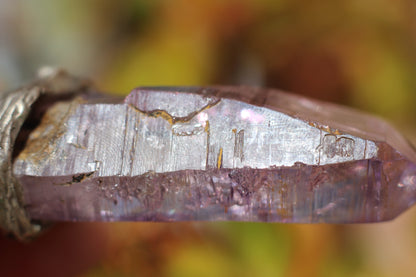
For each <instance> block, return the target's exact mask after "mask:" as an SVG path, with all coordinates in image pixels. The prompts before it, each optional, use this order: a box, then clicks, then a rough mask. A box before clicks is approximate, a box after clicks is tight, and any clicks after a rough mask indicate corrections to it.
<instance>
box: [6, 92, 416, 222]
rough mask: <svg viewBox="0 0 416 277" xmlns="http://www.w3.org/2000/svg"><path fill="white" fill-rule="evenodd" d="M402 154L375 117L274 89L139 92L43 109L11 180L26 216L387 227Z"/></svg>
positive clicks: (407, 189)
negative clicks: (377, 224)
mask: <svg viewBox="0 0 416 277" xmlns="http://www.w3.org/2000/svg"><path fill="white" fill-rule="evenodd" d="M414 153H415V152H414V150H413V148H412V147H411V146H410V145H409V144H408V143H407V141H406V140H404V139H403V138H402V137H401V136H400V135H399V134H398V133H397V132H396V131H395V130H394V129H393V128H391V127H390V126H389V125H388V124H386V123H385V122H384V121H381V120H379V119H378V118H375V117H372V116H370V115H367V114H364V113H361V112H358V111H355V110H352V109H349V108H345V107H340V106H337V105H334V104H328V103H322V102H318V101H312V100H309V99H306V98H302V97H298V96H294V95H290V94H286V93H282V92H279V91H276V90H265V89H256V88H239V87H210V88H139V89H136V90H134V91H132V92H131V94H130V95H129V96H127V97H126V99H125V100H124V102H119V103H118V102H114V101H113V102H110V103H109V101H104V100H103V101H100V100H99V99H94V100H93V101H86V100H78V101H74V102H71V103H61V104H58V105H56V106H54V107H53V108H51V109H50V110H49V111H48V113H47V114H46V115H45V116H44V118H43V120H42V123H41V124H40V126H39V127H38V128H37V129H36V130H35V131H34V132H33V133H32V134H31V136H30V137H29V139H28V141H27V144H26V147H25V149H24V150H23V151H22V152H21V153H20V155H19V156H18V157H17V159H16V161H15V164H14V174H15V175H16V176H17V178H18V179H19V181H20V182H21V184H22V186H23V188H24V196H25V201H26V203H27V211H28V213H29V215H30V216H31V217H32V218H33V219H50V220H104V221H112V220H149V221H176V220H236V221H273V222H301V223H314V222H328V223H353V222H375V221H383V220H389V219H392V218H394V217H395V216H397V215H398V214H399V213H401V212H402V211H404V210H405V209H407V208H408V207H409V206H411V205H412V204H413V203H414V199H415V196H416V193H415V190H416V177H415V176H416V166H415V164H414V163H413V162H414V161H415V160H416V159H415V154H414Z"/></svg>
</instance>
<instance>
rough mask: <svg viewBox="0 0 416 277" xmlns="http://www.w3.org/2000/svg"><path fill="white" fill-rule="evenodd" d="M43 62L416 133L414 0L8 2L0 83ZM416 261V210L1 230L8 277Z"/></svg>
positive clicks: (388, 266)
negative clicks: (307, 221) (10, 233)
mask: <svg viewBox="0 0 416 277" xmlns="http://www.w3.org/2000/svg"><path fill="white" fill-rule="evenodd" d="M44 65H51V66H60V67H63V68H66V69H68V70H69V71H70V72H73V73H75V74H78V75H83V76H88V77H90V78H91V79H93V80H94V82H95V84H96V86H97V87H98V88H100V89H101V90H104V91H108V92H111V93H117V94H127V93H128V92H129V90H131V89H132V88H134V87H136V86H139V85H208V84H247V85H257V86H267V87H275V88H280V89H284V90H288V91H292V92H295V93H298V94H302V95H307V96H310V97H314V98H318V99H322V100H327V101H332V102H336V103H342V104H346V105H350V106H354V107H357V108H360V109H362V110H366V111H369V112H372V113H375V114H378V115H380V116H382V117H384V118H386V119H388V120H390V121H391V122H393V123H394V124H395V125H396V126H398V128H399V129H400V130H401V131H402V132H404V133H405V134H407V135H408V137H409V138H410V139H412V138H414V137H416V136H415V133H414V131H413V130H414V129H416V128H415V123H414V122H415V120H416V109H415V108H414V103H415V102H416V101H415V100H416V2H415V1H413V0H396V1H392V0H344V1H341V0H319V1H318V0H227V1H225V0H224V1H220V0H209V1H208V0H193V1H185V0H175V1H174V0H152V1H145V0H143V1H103V0H88V1H74V0H60V1H54V0H37V1H30V0H28V1H23V0H14V1H13V0H0V90H7V89H11V88H13V87H17V86H19V85H21V84H22V83H24V82H25V81H27V80H30V79H31V78H33V77H34V76H35V75H36V71H37V69H38V68H39V67H41V66H44ZM415 258H416V210H415V209H411V210H410V211H408V212H406V213H405V214H403V215H402V216H400V217H399V218H398V219H396V220H394V221H392V222H388V223H381V224H371V225H349V226H342V225H293V224H292V225H284V224H266V223H232V222H228V223H171V224H166V223H111V224H102V223H79V224H70V223H65V224H58V225H55V226H54V227H52V228H51V229H49V230H48V231H46V232H45V233H44V234H43V235H42V236H41V237H40V238H39V239H38V240H36V241H34V242H32V243H30V244H21V243H18V242H16V241H13V240H11V239H10V238H6V237H1V238H0V272H2V271H3V273H4V274H1V273H0V275H2V276H14V275H16V276H18V275H19V274H24V275H26V276H84V277H89V276H360V277H361V276H414V275H415V272H416V263H415V262H414V261H415Z"/></svg>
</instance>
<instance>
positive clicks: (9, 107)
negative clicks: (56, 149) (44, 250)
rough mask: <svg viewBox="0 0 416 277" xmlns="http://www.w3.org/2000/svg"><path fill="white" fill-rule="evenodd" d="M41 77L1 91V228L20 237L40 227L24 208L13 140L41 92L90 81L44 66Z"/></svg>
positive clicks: (63, 90)
mask: <svg viewBox="0 0 416 277" xmlns="http://www.w3.org/2000/svg"><path fill="white" fill-rule="evenodd" d="M39 75H40V78H39V79H38V80H36V81H35V82H33V83H32V84H30V85H28V86H25V87H22V88H20V89H17V90H14V91H11V92H6V93H0V229H3V230H4V231H5V232H6V233H11V234H13V235H14V236H15V237H17V238H19V239H22V240H24V239H27V238H30V237H33V236H34V235H35V234H36V233H38V232H39V231H40V229H41V227H40V226H39V225H36V224H32V223H31V220H30V218H29V217H28V215H27V213H26V211H25V208H24V199H23V194H22V187H21V186H20V184H19V183H18V181H17V180H16V178H15V177H14V176H13V164H12V155H13V148H14V143H15V140H16V138H17V136H18V134H19V131H20V129H21V127H22V125H23V123H24V122H25V120H26V118H27V116H28V115H29V113H30V111H31V107H32V105H33V104H34V103H35V102H36V100H37V99H39V97H40V96H41V95H43V94H53V95H56V94H60V93H74V95H75V94H77V93H79V92H80V91H81V90H85V89H86V88H87V87H88V86H89V84H88V82H87V81H86V80H85V79H79V78H76V77H73V76H71V75H69V74H68V73H66V72H65V71H64V70H59V69H51V68H46V69H43V70H42V71H40V72H39Z"/></svg>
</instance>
